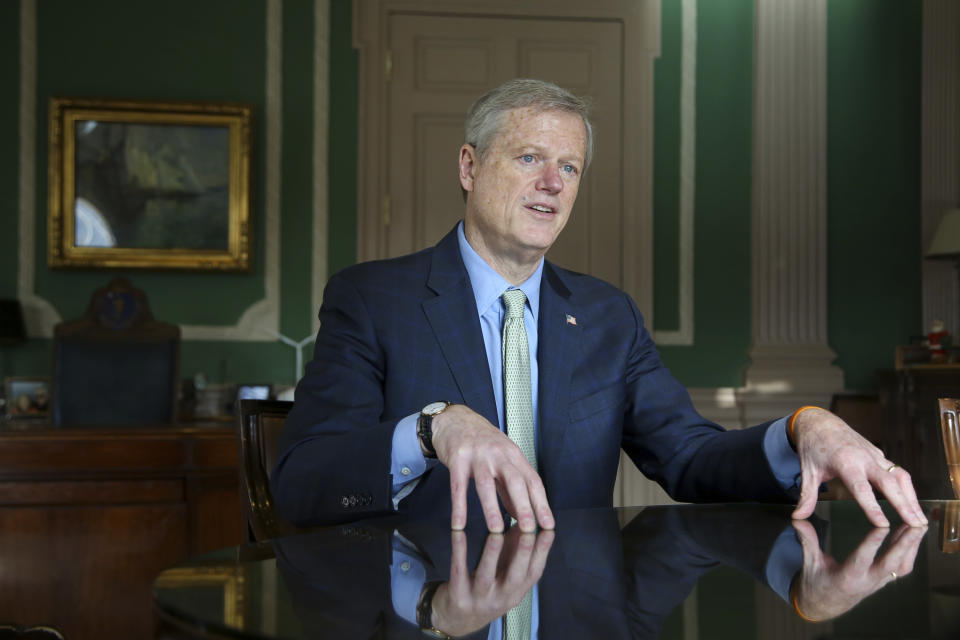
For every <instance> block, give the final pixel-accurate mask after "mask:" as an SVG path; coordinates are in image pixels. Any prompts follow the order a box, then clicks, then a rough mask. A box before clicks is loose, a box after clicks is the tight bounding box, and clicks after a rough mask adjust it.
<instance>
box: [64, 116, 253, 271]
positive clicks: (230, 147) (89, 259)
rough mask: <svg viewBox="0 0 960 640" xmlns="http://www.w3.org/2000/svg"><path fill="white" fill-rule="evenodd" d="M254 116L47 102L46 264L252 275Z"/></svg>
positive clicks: (68, 266) (66, 266)
mask: <svg viewBox="0 0 960 640" xmlns="http://www.w3.org/2000/svg"><path fill="white" fill-rule="evenodd" d="M249 182H250V107H248V106H245V105H238V104H223V103H174V102H137V101H130V100H88V99H72V98H52V99H51V101H50V166H49V197H50V203H49V210H50V215H49V224H48V244H49V252H48V253H49V264H50V266H51V267H58V268H70V267H77V268H124V269H129V268H144V269H192V270H203V271H249V270H250V245H251V236H250V204H249Z"/></svg>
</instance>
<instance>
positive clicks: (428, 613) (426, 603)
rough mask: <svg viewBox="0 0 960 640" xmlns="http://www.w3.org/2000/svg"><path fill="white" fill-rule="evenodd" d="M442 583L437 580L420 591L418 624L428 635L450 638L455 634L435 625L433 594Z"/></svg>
mask: <svg viewBox="0 0 960 640" xmlns="http://www.w3.org/2000/svg"><path fill="white" fill-rule="evenodd" d="M442 584H443V581H442V580H435V581H434V582H428V583H427V584H425V585H424V586H423V590H422V591H421V592H420V601H419V602H417V626H419V627H420V631H422V632H423V634H424V635H425V636H427V637H430V638H442V639H444V640H450V639H451V638H452V637H453V636H451V635H449V634H447V633H444V632H443V631H441V630H440V629H437V628H436V627H434V626H433V596H434V595H436V593H437V589H439V588H440V585H442Z"/></svg>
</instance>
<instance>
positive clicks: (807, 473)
mask: <svg viewBox="0 0 960 640" xmlns="http://www.w3.org/2000/svg"><path fill="white" fill-rule="evenodd" d="M819 490H820V479H819V477H818V476H817V475H816V474H814V472H813V471H811V470H810V469H809V468H805V469H803V470H802V475H801V482H800V500H798V501H797V507H796V509H794V510H793V514H792V515H793V517H794V518H795V519H797V520H804V519H806V518H809V517H810V515H811V514H812V513H813V510H814V508H815V507H816V506H817V492H818V491H819Z"/></svg>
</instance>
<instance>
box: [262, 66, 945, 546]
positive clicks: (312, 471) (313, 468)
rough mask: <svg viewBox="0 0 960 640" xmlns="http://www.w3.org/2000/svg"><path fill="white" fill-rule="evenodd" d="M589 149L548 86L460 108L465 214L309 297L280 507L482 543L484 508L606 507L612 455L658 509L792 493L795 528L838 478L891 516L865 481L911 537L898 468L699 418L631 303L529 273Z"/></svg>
mask: <svg viewBox="0 0 960 640" xmlns="http://www.w3.org/2000/svg"><path fill="white" fill-rule="evenodd" d="M592 146H593V143H592V129H591V126H590V122H589V119H588V117H587V107H586V104H585V103H584V101H583V100H581V99H579V98H577V97H576V96H573V95H572V94H570V93H569V92H567V91H565V90H563V89H561V88H560V87H557V86H556V85H553V84H550V83H546V82H541V81H536V80H513V81H510V82H508V83H506V84H504V85H501V86H500V87H498V88H496V89H494V90H493V91H491V92H489V93H488V94H486V95H484V96H483V97H481V98H480V99H479V100H478V101H477V102H476V103H474V105H473V107H471V110H470V112H469V113H468V119H467V126H466V136H465V143H464V144H463V146H462V147H461V148H460V155H459V165H458V166H459V179H460V185H461V187H462V189H463V192H464V198H465V203H466V209H465V215H464V219H463V221H462V222H461V223H460V224H458V225H457V227H456V228H455V229H454V230H453V231H451V232H450V234H448V235H447V236H446V237H445V238H444V239H443V240H441V241H440V243H439V244H438V245H437V246H436V247H433V248H431V249H427V250H424V251H421V252H419V253H415V254H412V255H409V256H404V257H401V258H397V259H393V260H387V261H380V262H371V263H365V264H359V265H355V266H353V267H350V268H348V269H346V270H344V271H342V272H340V273H338V274H336V275H335V276H333V277H332V278H331V279H330V281H329V283H328V284H327V288H326V291H325V293H324V302H323V306H322V308H321V310H320V321H321V329H320V333H319V335H318V337H317V343H316V349H315V352H314V359H313V361H312V362H311V363H310V365H309V366H308V369H307V373H306V375H305V376H304V378H303V380H301V382H300V383H299V386H298V387H297V391H296V403H295V406H294V408H293V410H292V412H291V413H290V416H289V418H288V420H287V426H286V428H285V431H284V434H283V436H282V438H281V443H280V451H281V456H280V458H279V461H278V464H277V467H276V470H275V472H274V474H273V476H272V487H273V492H274V497H275V499H276V503H277V506H278V508H279V510H280V512H281V514H282V515H284V516H285V517H287V518H288V519H290V520H291V521H293V522H294V523H296V524H299V525H313V524H326V523H336V522H346V521H350V520H356V519H359V518H362V517H369V516H372V515H380V514H384V513H389V512H392V511H395V510H398V511H401V512H406V513H409V514H428V513H429V514H436V513H438V512H439V513H444V512H447V510H449V513H450V522H451V526H452V527H453V528H454V529H459V528H462V527H464V526H465V523H466V520H467V515H468V513H482V514H483V517H484V518H485V521H486V524H487V527H488V528H489V529H490V530H491V531H500V530H502V529H503V528H504V518H503V513H502V511H501V506H502V509H503V510H505V511H506V512H507V513H509V514H510V515H511V516H513V517H514V518H516V520H517V521H518V523H519V526H520V528H521V529H522V530H524V531H531V530H533V529H535V528H536V526H537V525H539V526H540V527H544V528H551V527H553V526H554V517H553V511H552V510H553V509H558V508H561V509H563V508H580V507H590V506H608V505H610V504H611V503H612V493H613V486H614V480H615V476H616V471H617V464H618V459H619V452H620V449H621V447H622V448H623V449H624V450H625V451H626V452H627V453H628V454H629V455H630V456H631V458H632V459H633V461H634V462H635V463H636V464H637V466H638V467H639V468H640V470H641V471H642V472H643V473H644V474H645V475H647V476H648V477H650V478H652V479H654V480H656V481H657V482H659V483H660V484H661V485H662V486H663V487H664V488H665V489H666V490H667V492H668V493H669V494H670V495H671V496H673V497H674V498H675V499H678V500H689V501H708V500H714V501H718V500H722V501H730V500H759V501H795V500H797V499H798V498H799V502H798V505H797V508H796V510H795V512H794V513H795V515H796V517H798V518H805V517H807V516H809V515H810V514H811V513H812V511H813V508H814V506H815V504H816V499H817V490H818V488H819V486H820V484H821V483H822V482H825V481H827V480H829V479H831V478H833V477H840V478H841V479H842V480H843V482H844V483H845V484H846V486H847V487H848V488H849V489H850V490H851V491H852V493H853V495H854V497H855V498H856V499H857V501H858V502H859V503H860V504H861V505H862V506H863V508H864V510H865V512H866V514H867V517H868V518H869V519H870V520H871V522H873V523H874V524H876V525H878V526H888V524H889V523H888V521H887V519H886V517H885V516H884V515H883V513H882V511H881V510H880V507H879V505H878V504H877V501H876V499H875V498H874V495H873V491H872V488H871V487H877V488H878V489H879V490H880V491H881V492H882V493H883V494H884V495H885V496H886V497H887V499H888V500H889V501H890V502H891V503H892V504H893V506H894V507H895V508H896V510H897V511H898V513H899V515H900V516H901V517H902V518H903V520H904V521H905V522H907V523H908V524H911V525H923V524H925V523H926V520H925V518H924V516H923V513H922V512H921V510H920V507H919V505H918V503H917V499H916V495H915V493H914V490H913V486H912V484H911V481H910V476H909V474H908V473H907V472H906V471H905V470H903V469H902V468H900V467H898V466H897V465H895V464H894V463H893V462H892V461H890V460H887V459H886V458H885V457H884V455H883V453H882V452H881V451H880V450H878V449H877V448H876V447H873V446H872V445H871V444H870V443H869V442H867V441H866V440H865V439H863V438H862V437H860V436H859V435H858V434H857V433H856V432H854V431H853V430H852V429H850V428H849V427H847V426H846V424H844V423H843V422H842V421H841V420H839V419H838V418H836V417H835V416H833V415H832V414H830V413H829V412H827V411H824V410H822V409H817V408H803V409H800V410H798V411H797V412H795V413H794V414H793V415H792V416H789V417H785V418H781V419H779V420H776V421H772V422H770V423H767V424H763V425H758V426H757V427H754V428H751V429H745V430H739V431H725V430H724V429H723V428H722V427H720V426H718V425H716V424H713V423H711V422H708V421H706V420H704V419H703V418H702V417H701V416H700V415H699V414H697V412H696V411H695V410H694V408H693V406H692V404H691V402H690V398H689V395H688V394H687V392H686V390H685V389H684V388H683V387H682V386H681V385H680V384H679V383H678V382H677V381H676V380H675V379H674V378H673V377H672V376H671V375H670V373H669V372H668V371H667V369H666V368H665V367H664V366H663V364H662V363H661V361H660V358H659V356H658V354H657V350H656V347H655V345H654V344H653V341H652V339H651V338H650V335H649V333H648V332H647V331H646V329H645V328H644V325H643V319H642V317H641V315H640V313H639V311H638V309H637V307H636V305H635V304H634V303H633V301H632V300H631V299H630V297H629V296H628V295H626V294H625V293H623V292H622V291H619V290H618V289H616V288H614V287H612V286H611V285H609V284H607V283H604V282H602V281H600V280H598V279H596V278H593V277H590V276H586V275H583V274H578V273H574V272H571V271H567V270H565V269H562V268H560V267H558V266H556V265H553V264H550V263H549V262H546V261H545V260H544V255H545V254H546V252H547V250H548V249H549V248H550V247H551V246H552V245H553V243H554V241H555V240H556V239H557V236H558V235H559V234H560V232H561V230H562V229H563V227H564V225H565V224H566V222H567V219H568V218H569V216H570V212H571V210H572V208H573V204H574V201H575V200H576V196H577V190H578V188H579V184H580V179H581V176H582V175H583V172H584V171H586V169H587V167H588V166H589V163H590V157H591V154H592ZM519 292H522V295H521V294H520V293H519ZM514 299H518V300H519V301H520V302H518V303H513V302H511V301H512V300H514ZM521 305H522V308H521ZM508 309H514V311H510V312H509V313H511V314H516V315H511V316H510V318H514V319H515V322H514V321H511V322H505V321H506V320H507V316H508ZM521 314H522V329H521V332H522V336H520V335H518V334H517V333H516V328H517V326H518V323H519V322H520V317H521ZM508 327H509V330H510V331H514V333H511V334H510V335H509V336H508V337H506V338H505V337H504V336H505V335H507V334H502V333H501V332H502V331H504V330H506V329H507V328H508ZM518 341H519V342H518ZM523 341H525V343H526V344H525V346H521V347H518V346H517V345H518V344H521V345H522V344H523ZM517 363H519V365H518V364H517ZM518 366H519V367H520V368H519V369H517V368H516V367H518ZM516 371H522V372H523V373H522V374H517V373H515V372H516ZM505 381H506V382H505ZM518 381H520V383H522V385H524V387H525V388H522V389H521V390H520V391H518V388H519V387H518V386H517V385H518ZM511 385H513V386H512V387H511ZM508 400H509V402H507V401H508ZM516 416H521V417H519V418H518V417H516ZM518 443H519V444H518Z"/></svg>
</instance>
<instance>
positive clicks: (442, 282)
mask: <svg viewBox="0 0 960 640" xmlns="http://www.w3.org/2000/svg"><path fill="white" fill-rule="evenodd" d="M427 286H428V287H429V288H430V289H431V290H432V291H433V292H434V293H436V294H437V295H436V297H433V298H428V299H426V300H424V301H423V311H424V313H425V314H426V316H427V320H428V321H429V323H430V326H431V328H432V329H433V332H434V335H435V336H436V338H437V342H439V343H440V349H441V351H442V352H443V356H444V358H445V359H446V361H447V365H448V366H449V367H450V371H451V372H452V373H453V377H454V380H455V381H456V383H457V387H458V388H459V389H460V393H461V394H462V395H463V401H464V403H465V404H467V405H468V406H469V407H470V408H471V409H473V410H474V411H476V412H477V413H479V414H480V415H482V416H484V417H485V418H486V419H487V420H489V421H490V422H491V423H492V424H494V425H496V424H498V422H499V421H498V419H497V405H496V400H495V399H494V396H493V383H492V382H491V380H490V366H489V365H488V364H487V353H486V349H485V348H484V346H483V333H482V332H481V330H480V318H479V317H478V316H477V303H476V300H475V299H474V296H473V287H472V286H471V285H470V277H469V276H468V275H467V270H466V268H465V267H464V266H463V259H462V258H461V257H460V247H459V245H458V243H457V233H456V229H454V230H453V231H452V232H450V233H448V234H447V235H446V236H445V237H444V238H443V240H441V241H440V243H439V244H438V245H437V246H436V248H435V249H434V251H433V263H432V265H431V268H430V274H429V276H428V277H427ZM444 399H446V398H437V400H444Z"/></svg>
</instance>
